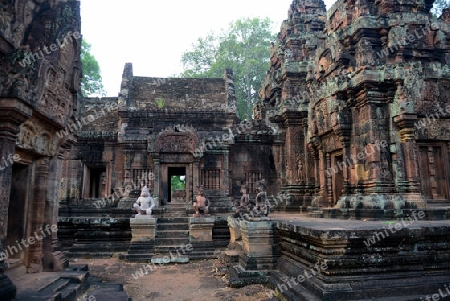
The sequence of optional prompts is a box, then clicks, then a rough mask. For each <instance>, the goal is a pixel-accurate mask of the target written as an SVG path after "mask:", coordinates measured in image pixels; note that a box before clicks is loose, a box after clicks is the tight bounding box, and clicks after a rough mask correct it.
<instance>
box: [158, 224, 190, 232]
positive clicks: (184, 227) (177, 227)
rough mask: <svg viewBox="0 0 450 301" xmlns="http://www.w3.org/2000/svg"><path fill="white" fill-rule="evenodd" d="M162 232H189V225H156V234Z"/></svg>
mask: <svg viewBox="0 0 450 301" xmlns="http://www.w3.org/2000/svg"><path fill="white" fill-rule="evenodd" d="M161 230H189V225H188V224H187V223H186V224H180V223H178V224H164V223H163V224H160V223H157V224H156V233H158V231H161Z"/></svg>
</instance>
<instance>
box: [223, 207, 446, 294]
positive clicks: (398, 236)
mask: <svg viewBox="0 0 450 301" xmlns="http://www.w3.org/2000/svg"><path fill="white" fill-rule="evenodd" d="M424 216H425V212H420V211H416V212H415V213H414V214H411V216H410V217H405V218H402V219H392V220H388V221H364V220H337V219H327V218H309V217H306V215H290V214H274V215H272V216H271V217H272V219H273V221H272V223H273V229H274V244H267V245H266V248H265V250H262V249H261V248H263V245H262V244H260V243H261V242H262V241H260V243H258V242H257V241H256V240H255V241H254V243H252V242H251V240H248V238H245V237H244V234H243V233H244V232H245V230H244V229H245V227H246V226H245V225H244V227H242V226H243V224H247V223H248V222H245V221H240V223H239V225H240V226H241V227H240V228H241V229H240V230H241V235H242V242H239V238H238V236H237V235H236V234H237V232H236V229H232V230H231V231H230V232H231V234H232V238H234V240H235V241H234V245H233V247H234V250H235V251H237V253H236V252H234V253H233V252H231V253H230V252H229V254H228V255H226V254H225V256H224V257H225V259H226V260H228V263H227V262H226V260H225V262H226V264H227V265H228V266H229V267H230V271H231V272H230V276H232V277H234V278H231V279H230V286H236V285H239V282H237V281H236V275H237V276H238V279H239V278H240V280H242V279H244V280H245V277H250V276H252V275H253V276H254V277H253V279H249V280H250V281H248V283H252V282H251V281H255V279H256V278H255V277H259V279H260V282H259V283H264V282H265V281H267V282H268V283H269V285H270V286H271V287H272V288H273V289H276V290H278V291H279V292H281V293H283V295H284V296H285V297H286V298H287V299H288V300H330V301H331V300H375V299H376V300H384V299H383V298H391V297H395V298H396V299H395V300H421V299H420V297H423V299H422V300H425V297H426V296H427V295H430V296H431V295H433V294H439V292H440V291H439V290H441V291H443V292H445V291H444V289H445V285H447V286H449V285H450V223H449V221H448V220H441V221H427V220H424ZM233 225H234V228H236V223H235V224H233ZM231 228H233V227H231ZM253 233H259V235H261V233H262V232H261V231H253ZM254 235H255V234H254ZM247 244H249V245H250V246H248V247H247V246H246V245H247ZM252 245H253V246H252ZM239 246H243V247H244V248H242V247H239ZM255 246H258V249H259V252H260V253H261V254H263V253H265V252H271V253H270V254H271V255H272V256H276V258H275V260H276V264H275V265H274V267H273V268H270V267H265V266H263V265H261V267H260V263H262V262H264V261H263V259H264V258H263V257H261V256H257V255H256V256H252V258H253V260H254V265H253V266H251V265H247V264H246V263H245V262H243V261H242V259H243V258H247V257H250V256H248V255H249V254H250V253H249V250H251V249H252V248H253V247H255ZM277 249H279V252H277V251H274V250H277ZM254 255H255V254H254ZM258 273H259V274H258ZM266 278H268V280H266ZM248 283H247V284H248ZM244 284H245V281H244ZM311 296H314V298H312V297H311ZM445 297H446V296H445ZM374 298H375V299H374ZM386 300H388V299H386ZM439 300H445V299H443V297H440V299H439Z"/></svg>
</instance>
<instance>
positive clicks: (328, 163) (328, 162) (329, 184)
mask: <svg viewBox="0 0 450 301" xmlns="http://www.w3.org/2000/svg"><path fill="white" fill-rule="evenodd" d="M333 167H334V168H337V167H335V166H333ZM326 170H330V171H331V170H332V169H331V155H330V154H329V153H327V154H326ZM326 170H325V173H326V175H325V182H326V187H327V194H326V198H327V202H328V207H333V187H332V182H333V176H332V175H331V174H330V173H328V172H326ZM331 173H333V172H331Z"/></svg>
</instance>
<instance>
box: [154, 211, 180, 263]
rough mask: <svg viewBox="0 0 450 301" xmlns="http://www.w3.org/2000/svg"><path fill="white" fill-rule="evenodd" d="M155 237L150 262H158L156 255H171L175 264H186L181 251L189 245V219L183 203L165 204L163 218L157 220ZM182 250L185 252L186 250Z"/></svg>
mask: <svg viewBox="0 0 450 301" xmlns="http://www.w3.org/2000/svg"><path fill="white" fill-rule="evenodd" d="M155 235H156V237H155V258H152V261H155V260H158V258H159V257H160V256H158V255H163V256H164V255H169V254H172V255H173V256H172V259H174V257H176V261H177V262H184V261H186V262H187V260H188V259H187V256H186V258H185V256H183V255H186V254H184V253H183V251H182V248H183V247H185V246H186V245H187V244H189V217H188V216H187V214H186V204H185V203H181V202H172V203H169V204H167V206H166V211H165V212H164V216H163V217H160V218H158V219H157V224H156V234H155ZM177 250H178V253H177ZM184 250H185V252H186V248H184ZM178 254H181V256H179V255H178Z"/></svg>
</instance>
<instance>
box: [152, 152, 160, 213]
mask: <svg viewBox="0 0 450 301" xmlns="http://www.w3.org/2000/svg"><path fill="white" fill-rule="evenodd" d="M153 162H154V163H155V183H154V190H155V191H154V194H153V195H154V200H155V204H156V207H159V205H160V202H159V199H160V197H159V188H160V187H159V185H160V183H161V182H160V180H159V178H160V169H161V165H160V164H159V158H153Z"/></svg>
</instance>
